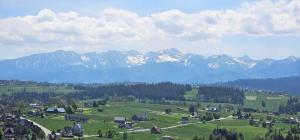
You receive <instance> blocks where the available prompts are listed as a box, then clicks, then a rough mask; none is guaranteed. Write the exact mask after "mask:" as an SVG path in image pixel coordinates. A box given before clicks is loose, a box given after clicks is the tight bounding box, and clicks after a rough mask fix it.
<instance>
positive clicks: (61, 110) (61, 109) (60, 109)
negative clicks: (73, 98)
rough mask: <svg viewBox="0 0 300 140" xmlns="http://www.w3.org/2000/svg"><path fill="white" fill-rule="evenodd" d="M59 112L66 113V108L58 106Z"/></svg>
mask: <svg viewBox="0 0 300 140" xmlns="http://www.w3.org/2000/svg"><path fill="white" fill-rule="evenodd" d="M57 112H60V113H65V112H66V110H65V109H64V108H57Z"/></svg>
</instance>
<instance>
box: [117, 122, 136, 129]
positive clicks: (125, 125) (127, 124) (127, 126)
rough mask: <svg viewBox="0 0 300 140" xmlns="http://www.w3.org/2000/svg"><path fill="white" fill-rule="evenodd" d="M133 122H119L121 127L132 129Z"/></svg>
mask: <svg viewBox="0 0 300 140" xmlns="http://www.w3.org/2000/svg"><path fill="white" fill-rule="evenodd" d="M133 124H134V123H133V122H125V123H119V128H125V129H132V128H133Z"/></svg>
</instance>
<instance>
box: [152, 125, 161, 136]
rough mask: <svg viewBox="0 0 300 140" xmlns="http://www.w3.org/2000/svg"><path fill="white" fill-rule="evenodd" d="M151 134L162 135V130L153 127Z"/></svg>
mask: <svg viewBox="0 0 300 140" xmlns="http://www.w3.org/2000/svg"><path fill="white" fill-rule="evenodd" d="M150 132H151V133H152V134H160V133H161V129H160V128H159V127H157V126H156V125H155V126H153V127H152V128H151V130H150Z"/></svg>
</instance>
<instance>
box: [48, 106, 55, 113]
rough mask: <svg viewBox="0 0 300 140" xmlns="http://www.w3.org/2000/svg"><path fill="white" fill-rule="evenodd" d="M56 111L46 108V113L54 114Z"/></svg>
mask: <svg viewBox="0 0 300 140" xmlns="http://www.w3.org/2000/svg"><path fill="white" fill-rule="evenodd" d="M56 111H57V110H56V108H54V107H48V108H47V110H46V112H47V113H56Z"/></svg>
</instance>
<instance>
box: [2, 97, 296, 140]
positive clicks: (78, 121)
mask: <svg viewBox="0 0 300 140" xmlns="http://www.w3.org/2000/svg"><path fill="white" fill-rule="evenodd" d="M94 106H95V105H94ZM102 106H105V105H102ZM28 107H29V110H28V111H27V113H24V114H21V113H20V112H14V113H4V112H3V113H2V115H1V122H2V123H1V127H2V130H3V136H4V138H5V139H19V138H20V139H26V138H27V139H28V138H29V139H39V138H47V139H50V140H57V139H64V138H84V137H89V136H95V135H96V136H99V137H100V136H101V137H108V138H113V137H114V135H118V134H116V133H121V134H122V133H124V132H126V133H134V132H147V131H148V132H149V133H150V134H153V135H155V134H161V133H162V131H164V130H166V129H171V128H176V127H181V126H187V125H192V124H198V123H205V122H213V121H216V122H218V121H220V120H223V119H233V120H234V119H235V120H246V121H248V122H249V125H251V126H254V127H260V126H261V127H265V128H270V127H273V126H274V125H275V123H279V122H281V123H285V124H298V123H299V119H298V118H295V117H289V118H282V119H281V120H279V121H278V120H276V121H275V119H274V118H275V117H278V116H279V114H276V113H272V112H269V114H268V116H270V117H268V118H266V119H261V118H257V117H253V116H252V115H251V112H248V110H249V109H247V108H246V109H241V110H238V111H237V112H234V111H233V110H231V111H230V110H228V109H224V108H223V110H220V109H219V108H218V107H203V108H202V109H200V108H198V107H197V106H196V105H190V106H189V107H188V108H183V107H166V108H165V109H163V108H162V110H161V113H162V114H161V115H163V116H166V117H172V116H174V115H176V116H178V114H179V113H178V112H181V114H180V115H179V116H181V117H177V118H178V119H177V121H176V120H175V121H176V122H175V123H174V124H172V125H171V124H170V126H167V127H165V126H163V127H162V126H160V125H158V124H159V123H157V124H156V123H155V119H157V118H153V117H149V113H150V114H153V113H155V112H153V111H152V112H151V111H144V112H137V113H135V114H132V115H131V117H126V116H128V115H130V114H126V116H122V114H120V115H115V116H112V118H110V119H108V120H102V121H103V123H104V124H105V123H107V124H109V125H111V124H112V122H113V127H114V128H118V131H119V132H117V131H116V130H113V131H110V130H109V131H108V132H106V133H105V132H97V134H93V135H91V134H90V133H88V134H85V133H86V131H87V129H85V127H84V126H86V125H88V124H89V121H90V119H89V117H90V115H86V114H85V113H84V112H85V110H90V109H96V108H97V111H98V112H99V111H100V112H99V113H105V110H104V109H102V110H99V108H98V107H93V102H84V103H83V106H82V107H77V108H76V110H73V111H72V112H70V110H69V106H68V107H65V108H64V107H55V106H47V107H45V106H44V105H43V104H41V103H30V104H29V105H28ZM185 110H186V111H185ZM224 110H226V112H227V114H228V116H221V115H220V113H221V112H224ZM182 112H184V113H182ZM156 113H158V112H156ZM59 116H62V117H63V121H67V122H70V123H69V125H67V126H62V127H60V128H57V129H56V130H49V129H48V130H47V131H44V130H43V129H42V128H40V127H39V126H38V125H35V124H34V123H33V122H32V120H39V121H42V120H43V119H47V118H51V117H59ZM150 116H152V115H150ZM272 116H274V117H272ZM109 120H112V122H107V121H109ZM49 121H51V120H49ZM147 122H154V123H151V124H152V126H151V127H149V128H141V127H140V124H142V123H147ZM148 126H149V125H148ZM97 131H100V129H99V130H97ZM160 139H161V140H173V139H175V138H174V137H172V136H169V135H162V136H161V138H160Z"/></svg>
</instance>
